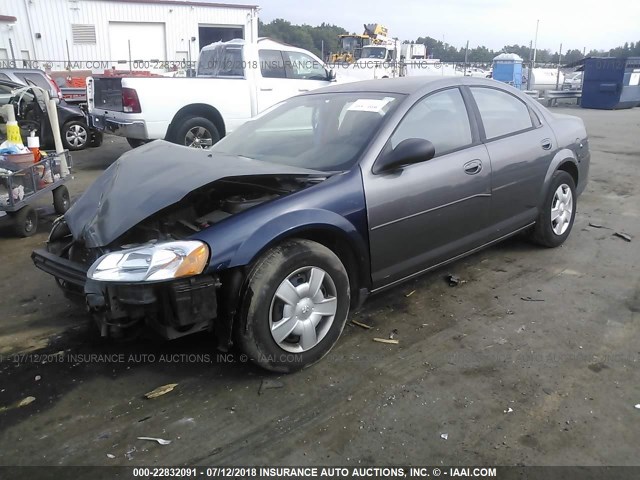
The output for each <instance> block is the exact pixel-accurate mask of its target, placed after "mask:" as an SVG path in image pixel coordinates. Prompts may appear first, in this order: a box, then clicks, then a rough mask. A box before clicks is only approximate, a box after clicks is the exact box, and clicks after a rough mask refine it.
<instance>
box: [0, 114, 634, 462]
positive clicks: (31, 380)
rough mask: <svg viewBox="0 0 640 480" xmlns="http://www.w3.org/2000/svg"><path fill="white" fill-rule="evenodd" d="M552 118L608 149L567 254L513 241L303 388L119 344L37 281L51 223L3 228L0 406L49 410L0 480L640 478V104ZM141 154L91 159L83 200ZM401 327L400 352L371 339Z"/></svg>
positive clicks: (597, 157) (190, 354) (20, 417)
mask: <svg viewBox="0 0 640 480" xmlns="http://www.w3.org/2000/svg"><path fill="white" fill-rule="evenodd" d="M555 111H558V112H563V113H571V114H575V115H579V116H581V117H582V118H584V120H585V122H586V124H587V127H588V130H589V132H590V135H591V149H592V167H591V181H590V183H589V186H588V188H587V191H586V192H585V194H584V195H583V196H582V197H581V198H580V200H579V202H578V215H577V217H576V223H575V226H574V229H573V233H572V234H571V236H570V238H569V240H568V241H567V243H566V244H565V245H564V246H563V247H561V248H558V249H555V250H544V249H540V248H537V247H535V246H532V245H530V244H528V243H526V242H523V241H522V240H520V239H513V240H510V241H508V242H506V243H503V244H501V245H499V246H497V247H495V248H491V249H490V250H487V251H484V252H482V253H479V254H476V255H474V256H472V257H469V258H467V259H465V260H463V261H460V262H458V263H456V264H454V265H451V266H449V267H447V268H445V269H443V270H440V271H437V272H434V273H432V274H430V275H427V276H425V277H423V278H421V279H419V280H417V281H414V282H410V283H408V284H405V285H402V286H400V287H398V288H395V289H393V290H391V291H389V292H387V293H385V294H382V295H380V296H378V297H374V298H372V299H370V301H369V302H368V303H367V304H366V305H365V307H364V308H363V309H362V310H361V311H360V312H358V313H357V314H355V315H352V317H351V318H353V319H356V320H359V321H361V322H366V323H369V324H371V325H374V328H373V329H371V330H365V329H363V328H360V327H358V326H354V325H353V324H348V326H347V328H346V329H345V333H344V336H343V337H342V339H341V340H340V342H339V343H338V345H337V346H336V348H335V349H334V350H333V351H332V352H331V353H330V354H329V355H328V356H327V357H326V358H325V359H324V360H323V361H322V362H321V363H320V364H318V365H316V366H314V367H312V368H310V369H308V370H306V371H303V372H301V373H298V374H294V375H289V376H274V375H270V374H266V373H265V372H263V371H261V370H259V369H257V368H255V367H253V366H252V365H250V364H247V363H246V362H245V361H243V360H244V358H243V357H241V356H240V355H237V354H236V355H234V356H232V357H228V356H224V355H221V354H218V353H217V352H216V351H215V349H214V341H213V339H212V338H211V337H210V336H209V335H207V334H203V335H201V336H199V337H194V338H188V339H185V340H181V341H177V342H175V343H168V344H167V343H165V344H160V343H154V342H152V341H148V340H139V341H136V342H133V343H127V344H114V343H111V342H104V341H102V340H101V339H100V338H99V336H98V334H97V332H95V331H94V328H93V325H92V324H90V323H89V322H88V320H87V318H86V315H85V314H84V312H83V311H82V310H79V309H77V308H75V307H72V306H71V305H70V304H69V303H68V302H67V301H66V300H65V299H64V297H63V296H62V295H61V293H59V292H58V290H57V289H56V287H55V284H54V282H53V280H52V279H51V278H50V277H49V276H48V275H46V274H44V273H42V272H39V271H37V270H36V269H35V268H34V267H33V266H32V265H31V261H30V258H29V254H30V252H31V250H32V249H33V248H34V247H37V246H38V245H40V244H42V242H43V241H44V240H45V238H46V234H47V232H48V228H49V226H50V218H49V221H42V222H41V224H40V228H39V233H38V234H37V235H36V236H35V237H33V238H31V239H21V240H18V239H14V238H12V237H11V230H10V229H8V228H3V229H2V230H0V252H1V253H0V255H1V256H2V257H1V258H2V263H1V265H2V267H1V268H2V275H1V279H0V291H1V292H2V296H1V298H0V354H1V355H2V358H1V360H2V361H1V363H0V407H2V406H5V407H11V406H13V405H15V404H16V402H19V401H20V400H22V399H24V398H26V397H28V396H32V397H35V400H34V401H33V402H32V403H31V404H29V405H27V406H23V407H15V408H9V409H8V410H6V411H4V412H1V413H0V432H2V434H1V435H0V464H3V465H136V464H140V465H156V464H161V465H171V464H174V465H183V464H186V465H193V464H211V465H213V464H276V465H279V464H282V465H287V464H289V465H291V464H296V465H306V464H315V465H324V464H329V465H358V464H362V465H366V464H376V465H385V464H396V465H398V464H414V465H415V464H430V465H437V464H444V465H447V464H453V465H460V464H468V465H471V464H491V465H517V464H519V465H523V464H524V465H639V464H640V456H638V445H640V428H638V425H639V424H640V423H639V422H640V409H636V408H634V405H636V404H639V403H640V369H639V366H640V346H639V345H640V275H639V274H638V269H639V268H640V182H639V180H640V174H639V173H638V171H639V169H640V136H639V134H638V133H639V132H640V108H636V109H634V110H625V111H593V110H591V111H590V110H582V109H578V108H558V109H556V110H555ZM126 150H128V146H127V145H126V143H124V142H123V141H121V139H114V138H109V139H108V140H107V141H106V143H105V145H104V146H103V147H102V148H100V149H97V150H90V151H86V152H82V153H79V154H77V155H75V156H74V158H75V161H76V181H75V182H74V183H72V184H71V185H72V195H77V194H79V193H80V192H81V191H82V190H83V189H84V188H86V186H87V185H88V184H89V183H90V182H91V181H92V180H93V179H94V178H95V177H96V176H97V175H98V174H99V173H100V172H101V171H102V170H103V169H104V168H105V167H106V166H108V165H109V164H110V163H111V162H112V161H113V160H114V159H115V158H117V156H118V155H119V154H120V153H122V152H124V151H126ZM45 206H46V205H45ZM46 207H47V206H46ZM47 208H49V209H50V207H47ZM590 222H592V223H596V224H601V225H602V226H603V228H594V227H592V226H589V223H590ZM614 232H625V233H627V234H630V235H631V236H632V237H633V239H632V241H631V242H630V243H627V242H626V241H624V240H622V239H620V238H617V237H615V236H613V233H614ZM447 273H454V274H456V275H458V276H459V277H460V278H462V279H463V280H465V283H463V284H461V285H459V286H457V287H449V286H448V284H447V283H446V282H445V281H444V280H443V277H444V275H446V274H447ZM394 330H397V334H396V335H395V338H397V339H399V341H400V343H399V345H385V344H380V343H375V342H373V341H372V338H373V337H387V336H388V335H389V334H390V332H392V331H394ZM91 355H93V357H92V356H91ZM98 355H101V357H99V356H98ZM106 356H109V357H110V358H105V357H106ZM45 362H46V363H45ZM168 383H177V384H178V386H177V387H176V388H175V390H173V391H172V392H170V393H168V394H166V395H163V396H161V397H158V398H156V399H153V400H146V399H144V398H143V396H144V394H145V393H146V392H148V391H150V390H153V389H154V388H156V387H158V386H161V385H164V384H168ZM261 386H262V388H261ZM444 434H447V435H444ZM139 436H150V437H161V438H164V439H168V440H172V443H171V444H170V445H166V446H162V445H158V444H156V443H154V442H150V441H144V440H138V439H137V437H139ZM443 436H446V437H447V438H446V439H445V438H443Z"/></svg>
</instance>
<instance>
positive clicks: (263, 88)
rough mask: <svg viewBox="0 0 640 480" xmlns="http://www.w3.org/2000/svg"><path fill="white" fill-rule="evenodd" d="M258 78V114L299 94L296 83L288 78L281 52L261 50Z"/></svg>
mask: <svg viewBox="0 0 640 480" xmlns="http://www.w3.org/2000/svg"><path fill="white" fill-rule="evenodd" d="M258 59H259V63H260V74H261V75H260V77H259V78H258V92H257V97H258V113H260V112H263V111H264V110H266V109H267V108H269V107H271V106H273V105H275V104H276V103H278V102H281V101H282V100H286V99H287V98H290V97H293V96H294V95H297V94H298V90H297V85H296V81H295V80H293V79H290V78H287V77H286V72H285V59H284V58H283V56H282V52H281V51H279V50H260V51H259V52H258Z"/></svg>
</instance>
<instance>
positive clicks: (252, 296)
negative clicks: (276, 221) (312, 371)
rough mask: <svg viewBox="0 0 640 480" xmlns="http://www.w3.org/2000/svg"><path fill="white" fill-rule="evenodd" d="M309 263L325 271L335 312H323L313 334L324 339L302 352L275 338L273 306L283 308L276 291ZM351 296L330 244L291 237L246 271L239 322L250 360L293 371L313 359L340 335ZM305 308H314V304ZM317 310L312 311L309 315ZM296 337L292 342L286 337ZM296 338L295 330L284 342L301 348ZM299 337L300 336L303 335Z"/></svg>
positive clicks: (279, 370) (307, 364)
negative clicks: (272, 330)
mask: <svg viewBox="0 0 640 480" xmlns="http://www.w3.org/2000/svg"><path fill="white" fill-rule="evenodd" d="M307 268H314V269H320V270H321V271H323V273H324V274H325V276H324V277H322V278H323V281H322V282H323V283H322V286H321V287H320V289H319V290H318V292H320V293H322V295H323V297H324V296H325V295H326V297H327V300H333V299H334V298H335V302H336V306H335V314H334V315H333V322H331V317H330V316H327V317H322V320H320V322H319V323H318V324H317V326H314V327H313V328H314V330H313V332H314V334H313V337H314V339H316V340H319V341H317V343H314V346H313V347H310V348H309V349H307V350H306V351H300V352H295V351H292V350H289V351H287V350H285V348H283V347H282V346H281V345H279V344H278V343H277V342H276V340H275V339H274V336H273V335H272V333H271V324H270V321H271V315H272V312H276V311H277V309H278V308H279V307H278V302H280V303H282V304H284V302H282V301H281V300H279V299H278V298H277V297H276V291H277V290H278V288H279V287H280V286H281V284H282V283H283V282H284V281H286V280H287V279H289V278H290V277H291V275H293V274H294V273H295V272H297V271H298V270H303V269H307ZM301 275H302V274H301ZM327 277H328V278H327ZM327 281H328V282H332V283H331V289H332V290H333V292H329V293H327V292H326V291H325V285H326V283H324V282H327ZM299 284H300V283H298V285H299ZM309 284H310V282H309ZM329 297H331V298H329ZM350 297H351V295H350V286H349V277H348V275H347V272H346V270H345V268H344V265H343V264H342V262H341V261H340V259H339V258H338V257H337V256H336V255H335V254H334V253H333V252H332V251H331V250H329V249H328V248H326V247H325V246H323V245H320V244H319V243H316V242H312V241H310V240H289V241H286V242H284V243H282V244H280V245H278V246H276V247H274V248H272V249H271V250H269V251H267V252H266V253H265V254H264V255H262V257H260V259H259V260H258V261H257V262H256V263H255V264H254V266H253V268H252V270H251V272H250V273H249V275H248V277H247V287H246V289H245V291H244V292H243V295H242V305H241V308H240V316H239V322H238V324H237V325H236V328H237V330H236V334H237V336H238V341H239V343H240V346H241V348H242V350H243V351H244V352H245V353H246V354H247V355H248V356H249V358H250V359H251V361H253V362H254V363H256V364H257V365H259V366H261V367H263V368H265V369H267V370H271V371H274V372H282V373H289V372H293V371H296V370H300V369H302V368H305V367H308V366H310V365H313V364H314V363H315V362H317V361H318V360H320V359H321V358H322V357H324V356H325V355H326V354H327V353H328V352H329V351H330V350H331V348H332V347H333V346H334V345H335V343H336V342H337V340H338V338H339V337H340V334H341V333H342V330H343V328H344V325H345V322H346V320H347V315H348V314H349V305H350V301H351V299H350ZM307 300H308V299H307ZM302 301H304V300H301V302H302ZM317 306H318V304H314V307H313V308H312V309H311V310H313V309H315V308H316V307H317ZM296 312H298V310H296ZM300 312H302V310H301V311H300ZM305 313H309V310H308V309H307V310H306V311H305ZM316 314H317V313H316ZM281 315H283V314H281ZM301 315H302V313H301ZM312 315H313V312H312V311H311V312H310V313H309V315H308V316H307V319H309V318H310V316H312ZM296 318H297V313H296ZM323 322H328V323H324V324H323ZM322 332H324V333H322ZM317 333H318V335H316V334H317ZM320 335H323V336H320ZM292 338H293V339H294V340H293V343H287V342H289V341H290V339H292ZM295 338H296V336H295V333H291V334H290V335H288V336H287V337H286V339H285V340H284V341H283V342H282V344H283V345H286V346H287V348H297V347H298V346H299V345H298V344H296V343H295ZM297 338H298V339H299V341H301V339H302V337H301V336H300V337H297Z"/></svg>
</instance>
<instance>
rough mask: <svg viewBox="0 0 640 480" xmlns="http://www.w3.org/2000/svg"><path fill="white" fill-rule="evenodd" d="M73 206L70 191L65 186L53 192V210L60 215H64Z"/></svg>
mask: <svg viewBox="0 0 640 480" xmlns="http://www.w3.org/2000/svg"><path fill="white" fill-rule="evenodd" d="M70 206H71V200H70V198H69V190H68V189H67V187H65V186H64V185H62V186H60V187H58V188H56V189H55V190H54V191H53V209H54V210H55V211H56V213H57V214H58V215H64V214H65V213H66V212H67V210H69V207H70Z"/></svg>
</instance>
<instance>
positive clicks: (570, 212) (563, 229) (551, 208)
mask: <svg viewBox="0 0 640 480" xmlns="http://www.w3.org/2000/svg"><path fill="white" fill-rule="evenodd" d="M575 217H576V186H575V182H574V181H573V177H572V176H571V175H569V174H568V173H567V172H564V171H562V170H558V171H557V172H555V173H554V174H553V177H551V183H550V185H549V192H548V193H547V198H546V199H545V200H544V204H543V205H542V210H541V211H540V214H539V215H538V220H537V221H536V224H535V226H534V227H533V230H532V232H531V239H532V240H533V241H534V242H535V243H537V244H538V245H542V246H544V247H550V248H553V247H558V246H560V245H562V244H563V243H564V241H565V240H566V239H567V237H568V236H569V233H571V228H572V227H573V220H574V219H575Z"/></svg>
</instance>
